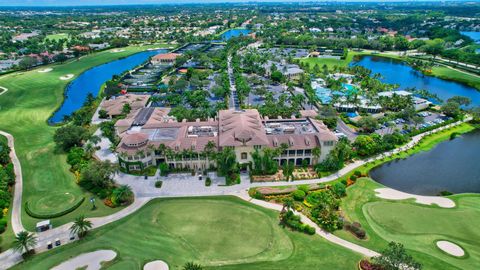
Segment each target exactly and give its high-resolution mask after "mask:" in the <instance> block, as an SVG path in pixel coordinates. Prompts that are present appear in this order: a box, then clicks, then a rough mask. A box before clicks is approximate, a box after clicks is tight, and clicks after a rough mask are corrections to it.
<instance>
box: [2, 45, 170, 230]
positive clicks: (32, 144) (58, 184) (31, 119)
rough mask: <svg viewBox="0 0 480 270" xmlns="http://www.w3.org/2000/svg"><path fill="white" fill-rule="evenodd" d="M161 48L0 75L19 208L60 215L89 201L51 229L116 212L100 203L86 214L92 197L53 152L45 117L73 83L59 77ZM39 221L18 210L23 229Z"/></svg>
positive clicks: (4, 123) (95, 55) (61, 156)
mask: <svg viewBox="0 0 480 270" xmlns="http://www.w3.org/2000/svg"><path fill="white" fill-rule="evenodd" d="M160 46H162V45H159V44H155V45H151V46H130V47H126V48H124V50H123V51H121V52H117V53H111V52H110V51H103V52H98V53H93V54H89V55H86V56H83V57H81V58H80V59H75V60H69V61H67V62H65V63H63V64H54V65H49V66H42V67H40V68H37V69H33V70H30V71H26V72H15V73H11V74H8V75H5V76H2V77H0V86H1V87H4V88H7V89H8V92H6V93H4V94H3V95H1V96H0V119H2V121H1V122H0V130H3V131H5V132H8V133H10V134H12V135H13V137H14V138H15V148H16V149H15V151H16V153H17V155H18V157H19V159H20V162H21V166H22V173H23V186H24V190H23V195H22V206H23V204H24V203H25V202H28V204H29V207H30V209H31V210H32V211H35V212H38V213H43V214H45V213H58V212H62V211H64V210H65V209H68V208H69V207H71V206H72V205H74V204H75V203H77V202H79V201H80V200H81V199H82V198H84V197H85V198H86V199H87V200H85V202H84V203H82V204H81V205H80V207H79V208H77V209H76V210H75V211H73V212H71V213H70V214H67V215H64V216H61V217H58V218H54V219H52V223H53V225H54V226H58V225H61V224H64V223H66V222H68V221H71V220H72V219H73V218H75V217H77V216H78V215H85V216H88V217H92V216H103V215H108V214H110V213H112V212H114V211H118V210H119V209H112V208H108V207H106V206H104V205H103V203H98V204H97V206H98V209H97V210H95V211H90V209H91V205H90V204H89V203H88V199H89V198H90V197H91V196H92V195H91V194H87V193H85V192H84V191H83V190H82V189H80V187H79V186H78V185H77V184H76V183H75V178H74V175H73V174H72V173H71V172H70V171H69V166H68V165H67V163H66V161H65V159H66V157H65V155H64V154H62V153H59V152H58V151H57V150H56V149H55V144H54V141H53V134H54V132H55V130H56V129H57V127H53V126H49V125H48V124H47V119H48V118H49V117H50V116H51V115H52V113H53V112H54V111H55V110H56V109H57V108H58V107H59V106H60V105H61V103H62V101H63V99H64V89H65V87H66V86H67V85H68V83H69V82H70V81H72V80H73V79H68V80H62V79H60V77H62V76H65V75H67V74H72V75H73V78H75V77H77V76H78V75H80V74H81V73H82V72H84V71H85V70H87V69H89V68H92V67H94V66H97V65H101V64H104V63H107V62H109V61H112V60H116V59H119V58H122V57H126V56H129V55H132V54H134V53H137V52H140V51H143V50H146V49H148V48H151V47H160ZM50 69H51V70H50ZM45 70H47V71H48V72H45ZM39 71H43V72H39ZM38 221H39V220H38V219H34V218H31V217H30V216H28V215H27V214H26V213H25V211H22V222H23V224H24V226H25V228H26V229H28V230H32V231H33V230H34V226H35V224H36V222H38Z"/></svg>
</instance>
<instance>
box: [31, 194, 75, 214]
mask: <svg viewBox="0 0 480 270" xmlns="http://www.w3.org/2000/svg"><path fill="white" fill-rule="evenodd" d="M84 201H85V197H82V198H81V199H80V200H78V202H76V203H75V204H74V205H72V206H71V207H70V208H68V209H65V210H63V211H60V212H57V213H52V214H38V213H34V212H32V210H31V209H30V207H29V206H28V202H25V212H27V214H28V215H29V216H31V217H33V218H38V219H49V218H57V217H61V216H64V215H66V214H68V213H71V212H73V211H74V210H75V209H77V208H78V207H79V206H80V205H81V204H82V203H83V202H84Z"/></svg>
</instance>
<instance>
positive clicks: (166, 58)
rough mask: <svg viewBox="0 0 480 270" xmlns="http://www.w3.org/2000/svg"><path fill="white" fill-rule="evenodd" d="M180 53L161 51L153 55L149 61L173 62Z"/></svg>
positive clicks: (157, 63)
mask: <svg viewBox="0 0 480 270" xmlns="http://www.w3.org/2000/svg"><path fill="white" fill-rule="evenodd" d="M180 55H181V54H178V53H161V54H157V55H155V56H153V57H152V59H151V60H150V62H152V64H153V65H165V64H173V63H174V62H175V60H176V59H177V57H179V56H180Z"/></svg>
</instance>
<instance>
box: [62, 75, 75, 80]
mask: <svg viewBox="0 0 480 270" xmlns="http://www.w3.org/2000/svg"><path fill="white" fill-rule="evenodd" d="M74 76H75V75H73V74H67V75H65V76H62V77H60V80H62V81H66V80H70V79H71V78H73V77H74Z"/></svg>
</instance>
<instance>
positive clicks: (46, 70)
mask: <svg viewBox="0 0 480 270" xmlns="http://www.w3.org/2000/svg"><path fill="white" fill-rule="evenodd" d="M52 70H53V68H44V69H41V70H39V71H38V73H47V72H50V71H52Z"/></svg>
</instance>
